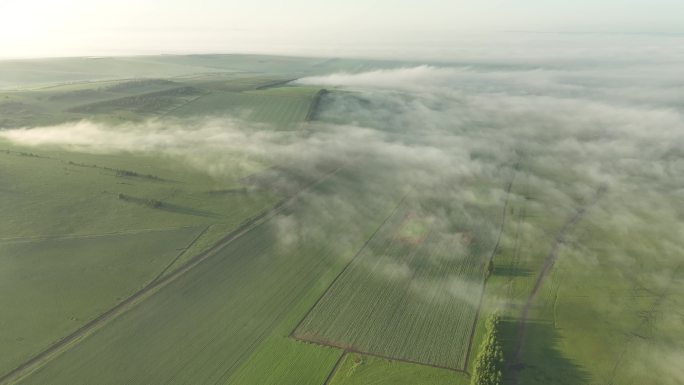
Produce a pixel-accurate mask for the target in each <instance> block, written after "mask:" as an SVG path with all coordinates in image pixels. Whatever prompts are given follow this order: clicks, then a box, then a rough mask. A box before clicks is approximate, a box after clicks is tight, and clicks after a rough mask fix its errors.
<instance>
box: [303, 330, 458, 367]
mask: <svg viewBox="0 0 684 385" xmlns="http://www.w3.org/2000/svg"><path fill="white" fill-rule="evenodd" d="M290 338H292V339H294V340H295V341H299V342H303V343H307V344H314V345H318V346H323V347H327V348H335V349H340V350H342V351H344V353H345V354H346V353H357V354H362V355H364V356H368V357H375V358H382V359H383V360H388V361H396V362H404V363H407V364H416V365H422V366H427V367H430V368H436V369H442V370H449V371H452V372H455V373H463V374H466V375H470V373H468V372H467V371H465V370H463V369H456V368H451V367H448V366H442V365H435V364H427V363H425V362H420V361H415V360H409V359H406V358H397V357H392V356H385V355H382V354H377V353H371V352H366V351H363V350H360V349H354V348H350V347H345V346H341V345H335V344H334V343H331V342H327V341H326V342H322V341H315V340H308V339H304V338H299V337H295V336H290Z"/></svg>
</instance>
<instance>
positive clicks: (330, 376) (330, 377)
mask: <svg viewBox="0 0 684 385" xmlns="http://www.w3.org/2000/svg"><path fill="white" fill-rule="evenodd" d="M345 357H347V351H343V352H342V354H340V358H338V359H337V362H335V366H333V368H332V370H331V371H330V373H328V377H326V378H325V381H323V385H328V384H330V381H332V380H333V378H335V374H337V371H338V370H340V367H342V363H343V362H344V358H345Z"/></svg>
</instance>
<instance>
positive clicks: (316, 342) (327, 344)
mask: <svg viewBox="0 0 684 385" xmlns="http://www.w3.org/2000/svg"><path fill="white" fill-rule="evenodd" d="M406 197H407V195H404V196H403V197H402V198H401V200H400V201H399V202H398V203H397V205H396V206H395V207H394V209H392V211H391V212H390V214H389V215H388V216H387V217H386V218H385V219H384V220H383V221H382V223H381V224H380V225H379V226H378V227H377V228H376V229H375V231H374V232H373V233H372V234H371V236H370V237H369V238H368V240H366V242H365V243H364V244H363V245H362V246H361V248H360V249H359V250H358V251H357V253H356V254H355V255H354V257H352V258H351V260H350V261H349V262H348V263H347V264H346V265H345V266H344V268H343V269H342V270H341V271H340V272H339V273H338V274H337V276H335V278H334V279H333V280H332V282H330V284H329V285H328V287H326V288H325V290H324V291H323V293H322V294H321V295H320V296H319V297H318V299H317V300H316V302H314V304H313V305H311V307H310V308H309V309H308V310H307V312H306V314H305V315H304V316H303V317H302V319H301V320H300V321H299V322H298V323H297V325H296V326H295V327H294V329H292V331H291V332H290V335H289V337H290V338H292V339H293V340H295V341H298V342H302V343H308V344H313V345H318V346H323V347H329V348H335V349H340V350H342V351H343V352H344V353H343V356H344V355H346V354H348V353H358V354H362V355H365V356H368V357H375V358H380V359H384V360H389V361H397V362H404V363H408V364H415V365H423V366H428V367H432V368H436V369H443V370H449V371H452V372H455V373H461V374H465V375H468V376H470V373H469V372H468V371H467V359H468V355H469V351H467V352H466V365H464V366H463V368H460V369H459V368H454V367H448V366H442V365H435V364H430V363H425V362H419V361H414V360H410V359H406V358H401V357H393V356H386V355H383V354H379V353H372V352H367V351H363V350H360V349H354V348H350V347H349V346H342V345H338V344H335V343H334V342H329V341H325V342H323V341H320V340H316V339H313V338H305V337H299V336H297V329H299V327H300V326H301V325H302V323H304V321H305V320H306V319H307V318H308V317H309V315H310V314H311V312H312V311H313V310H314V309H315V308H316V306H317V305H318V304H319V303H320V302H321V300H322V299H323V298H324V297H325V296H326V294H328V292H329V291H330V289H331V288H332V286H333V285H334V284H335V282H337V281H338V279H339V278H340V277H341V276H342V275H343V274H344V272H345V271H347V270H348V269H349V267H350V266H351V265H352V264H353V263H354V261H356V260H357V259H358V257H359V256H360V255H361V253H362V252H363V251H364V250H365V249H366V248H367V246H368V245H369V244H370V242H371V241H372V240H373V239H374V238H375V236H376V235H377V233H378V232H379V231H380V229H381V228H383V227H384V226H385V224H386V223H387V222H388V221H389V220H390V218H392V217H393V216H394V215H395V214H396V212H397V211H398V210H399V208H400V207H401V206H402V204H403V203H404V201H405V200H406ZM478 311H479V308H478ZM475 322H476V323H477V314H476V321H475ZM473 330H474V327H473ZM471 334H472V332H471ZM471 339H472V336H471ZM336 369H337V366H336V367H335V368H333V371H335V370H336ZM333 374H334V373H331V377H332V375H333ZM331 377H330V378H328V380H326V382H324V383H323V385H326V384H328V381H329V380H331V379H332V378H331Z"/></svg>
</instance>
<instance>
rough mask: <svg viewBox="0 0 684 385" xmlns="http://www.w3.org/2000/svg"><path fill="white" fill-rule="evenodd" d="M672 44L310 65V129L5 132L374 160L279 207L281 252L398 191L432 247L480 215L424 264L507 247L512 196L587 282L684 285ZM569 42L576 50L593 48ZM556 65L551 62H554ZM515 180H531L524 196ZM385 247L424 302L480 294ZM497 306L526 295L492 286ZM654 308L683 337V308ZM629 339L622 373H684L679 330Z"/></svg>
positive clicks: (266, 160)
mask: <svg viewBox="0 0 684 385" xmlns="http://www.w3.org/2000/svg"><path fill="white" fill-rule="evenodd" d="M603 40H605V38H604V39H603ZM662 41H663V43H662V45H660V46H656V47H654V49H653V50H652V51H649V52H648V53H643V52H641V51H638V52H632V54H630V55H620V56H619V58H617V57H614V56H613V55H612V53H613V52H614V51H620V52H627V51H631V49H630V47H629V46H625V45H623V46H619V47H612V46H605V47H603V46H601V47H598V49H596V48H595V47H592V48H593V50H592V52H593V54H594V55H596V56H595V57H594V58H592V60H569V61H568V63H567V64H557V62H558V57H548V58H546V59H548V60H540V61H539V62H538V63H539V64H538V65H535V64H532V65H531V64H529V63H528V64H525V65H519V62H520V61H522V60H523V59H521V58H525V57H533V56H534V57H538V56H537V55H540V54H539V49H538V47H533V48H531V49H530V50H529V51H527V50H522V52H517V53H515V55H513V54H511V56H507V57H498V58H497V59H496V60H495V61H490V62H489V63H485V64H478V63H470V64H459V65H455V64H454V65H451V64H444V63H443V64H438V63H431V64H413V63H412V64H406V65H402V66H399V67H398V68H386V69H376V70H371V71H362V72H359V71H346V72H345V71H340V72H333V73H327V74H320V75H314V76H305V77H301V78H299V79H297V80H294V81H292V82H291V83H290V84H291V85H293V86H315V87H319V86H320V87H324V88H326V89H327V90H328V91H330V92H329V93H327V94H325V95H324V96H322V98H321V100H320V105H319V106H318V111H317V114H318V116H317V119H316V120H314V121H311V122H307V123H306V125H302V127H301V129H300V130H290V131H278V130H275V129H274V127H273V126H272V125H270V124H268V123H255V122H252V121H248V120H244V119H242V118H240V114H235V116H234V117H225V116H199V117H193V118H158V119H150V120H147V121H145V122H142V123H139V122H130V123H122V124H106V123H103V122H101V121H97V120H82V121H74V122H68V123H64V124H58V125H51V126H41V127H32V128H21V127H17V128H10V129H5V130H2V131H0V137H1V138H4V139H6V140H9V141H11V142H12V143H15V144H17V145H23V146H35V147H37V148H38V147H40V148H61V149H67V150H70V151H75V152H83V153H94V154H122V153H123V154H128V153H131V154H155V155H161V156H163V157H169V158H173V159H181V160H182V161H183V162H186V163H187V164H188V165H190V166H191V167H193V168H194V169H195V170H197V171H199V172H203V173H206V174H208V175H210V176H211V177H213V178H215V179H216V180H221V179H222V178H225V177H228V176H230V177H245V176H248V175H258V174H259V173H260V172H263V171H264V168H266V167H267V166H268V165H281V166H285V165H286V166H288V167H292V168H297V169H299V170H303V171H304V172H308V173H312V174H314V173H315V172H317V166H319V165H333V166H334V167H339V168H341V169H344V168H358V169H362V170H363V171H364V174H363V175H364V177H365V178H367V179H365V181H362V182H360V183H363V185H364V190H363V194H364V197H365V198H366V199H364V200H356V201H349V200H345V199H344V196H345V195H346V194H349V192H350V191H354V190H355V189H358V184H357V183H359V181H357V180H354V179H353V178H351V177H349V176H347V178H349V180H344V179H343V181H344V182H345V183H343V184H341V185H340V186H339V189H338V190H337V191H316V192H306V193H305V196H306V199H307V200H308V201H309V202H311V203H310V204H311V205H312V206H316V207H318V208H319V210H316V211H313V212H314V213H315V214H307V215H300V216H297V215H289V216H282V217H279V218H276V219H275V221H276V224H277V226H278V228H279V232H278V242H280V244H281V246H282V247H283V248H287V247H295V246H294V245H299V244H301V243H303V242H306V241H307V240H311V239H325V238H326V237H328V236H329V234H326V233H325V231H324V230H322V229H325V228H326V226H325V225H324V223H332V222H334V221H341V220H343V219H342V218H349V220H352V218H357V217H358V216H359V213H360V212H365V211H368V210H372V207H377V206H379V205H382V204H387V202H392V201H396V200H397V199H398V197H404V196H406V197H420V198H421V202H422V203H421V204H422V205H424V206H425V207H424V212H425V216H426V217H428V218H429V219H427V220H429V221H430V224H431V226H432V228H433V229H434V230H433V231H434V233H435V238H436V239H437V241H436V243H435V245H436V246H434V247H435V248H439V247H442V246H443V245H451V244H452V243H450V242H452V241H453V239H454V237H466V238H468V237H470V236H471V235H470V234H466V233H465V232H464V231H462V229H463V228H466V227H467V228H470V229H471V231H472V233H475V234H477V236H478V239H476V240H474V241H472V240H470V239H468V240H467V241H463V242H461V243H459V245H460V246H458V247H456V248H455V249H453V250H452V251H453V253H451V254H449V255H448V256H446V257H444V256H442V257H440V258H442V259H440V258H432V259H430V260H427V261H421V263H424V264H429V265H434V266H441V265H442V264H447V263H449V262H450V261H449V260H450V259H458V258H465V257H464V256H466V255H469V254H471V253H480V254H483V255H484V254H488V253H496V251H497V250H496V248H494V249H493V250H490V249H487V248H486V247H485V246H484V245H489V246H487V247H491V246H492V245H494V244H496V245H497V246H498V245H499V244H500V243H501V244H509V243H510V244H514V243H516V242H517V240H516V239H514V238H515V237H514V236H513V233H510V232H503V227H502V218H501V215H502V207H503V215H508V216H515V215H518V214H517V212H514V211H513V209H510V208H508V211H506V210H507V209H506V207H507V206H504V203H506V204H509V202H512V203H510V204H518V203H519V202H529V203H526V206H525V210H527V211H528V212H529V213H528V214H529V215H530V216H537V217H544V218H547V217H548V218H554V219H549V220H548V222H544V221H538V222H529V223H524V224H521V225H520V226H521V228H522V229H523V230H519V231H525V232H528V233H530V234H535V235H536V236H538V237H539V238H538V239H544V240H553V239H558V242H557V243H558V244H560V245H561V246H560V247H561V248H563V249H562V251H561V252H560V254H559V258H558V262H557V264H558V265H560V266H561V268H562V269H567V270H574V269H576V270H578V271H583V272H586V279H587V282H595V281H594V279H595V278H596V277H592V276H591V273H590V272H591V271H593V270H594V269H598V268H599V267H600V268H603V269H606V270H605V271H608V272H610V274H614V275H615V277H618V278H616V280H624V281H627V280H631V279H634V280H636V281H638V285H639V286H640V287H642V288H643V290H645V291H648V292H649V293H656V292H657V293H660V292H666V293H668V295H672V296H684V282H683V281H682V280H681V278H679V277H678V276H677V275H676V271H677V269H679V267H680V266H681V250H683V249H684V237H682V234H684V227H683V223H684V81H683V80H682V78H681V76H680V71H681V68H682V65H684V56H683V55H682V51H681V49H680V48H679V49H674V50H672V51H670V50H669V49H670V48H672V47H673V44H672V43H673V42H672V41H670V40H668V38H663V40H662ZM553 49H554V47H551V50H552V51H551V52H554V51H553ZM558 49H561V50H562V48H558ZM507 50H510V47H501V51H502V52H507ZM570 51H571V50H565V51H564V52H566V53H567V55H568V56H572V57H582V53H576V52H575V53H573V52H570ZM575 55H577V56H575ZM660 59H662V60H660ZM414 61H415V60H414ZM549 62H553V63H554V64H544V63H549ZM341 178H345V177H344V176H343V177H341ZM371 180H372V181H371ZM513 182H515V183H516V186H518V184H520V185H521V186H523V187H521V188H517V187H516V188H513V189H512V190H511V187H510V186H511V184H513ZM421 204H418V206H420V205H421ZM435 207H438V208H437V209H436V208H435ZM475 207H485V209H475ZM515 207H518V206H515ZM416 210H420V209H416ZM577 212H579V213H581V217H582V219H581V220H582V221H583V222H581V223H582V224H584V223H587V227H586V228H585V227H582V231H579V232H578V233H576V234H575V233H573V234H571V235H568V236H567V238H566V237H565V235H564V234H563V236H562V237H561V236H559V235H557V233H558V230H557V228H562V226H560V225H559V224H562V223H565V222H566V221H568V222H572V220H568V218H572V217H573V215H575V213H577ZM523 214H524V213H523ZM523 214H520V216H521V217H522V216H523ZM579 216H580V215H578V217H579ZM557 222H558V223H557ZM549 223H551V225H549ZM356 231H358V232H359V233H360V231H361V230H355V229H350V230H349V233H348V234H342V235H340V241H339V242H338V245H339V247H340V249H343V248H344V247H345V246H346V244H347V243H346V241H345V240H344V238H345V237H348V238H349V239H353V238H356V237H358V236H359V234H358V233H357V232H356ZM562 232H563V231H562V230H561V231H560V233H562ZM502 233H503V235H501V234H502ZM608 233H610V234H608ZM440 237H441V238H440ZM499 238H501V239H499ZM440 239H441V240H442V242H443V243H439V240H440ZM349 243H351V241H349ZM450 247H451V246H450ZM477 247H482V249H477ZM547 252H548V250H547V249H544V250H543V251H542V253H547ZM372 257H373V259H368V260H367V261H366V262H365V263H368V264H369V266H370V265H372V266H373V268H377V269H379V270H378V271H381V272H382V274H381V275H380V276H378V277H377V279H384V280H388V281H392V280H397V281H402V280H405V281H406V282H408V284H407V285H409V290H410V292H411V293H412V295H414V296H415V297H416V298H423V297H424V298H432V297H434V296H435V294H434V293H435V292H436V291H443V290H444V288H448V290H447V293H446V296H447V297H446V299H445V300H449V299H458V300H459V301H464V302H465V303H467V304H468V305H469V306H471V307H472V308H477V307H478V306H479V301H480V300H479V297H478V295H479V292H480V286H479V283H478V282H471V281H469V280H467V279H462V278H459V277H458V276H447V277H421V278H420V279H416V280H411V277H412V276H413V275H414V274H415V270H416V269H417V266H414V265H411V264H410V263H404V262H396V261H395V260H393V259H392V258H389V257H388V256H386V255H382V254H378V255H373V256H372ZM644 260H648V261H650V262H651V263H650V264H649V265H648V266H645V265H644V263H643V261H644ZM673 261H674V262H673ZM677 261H679V262H677ZM377 266H381V267H380V268H378V267H377ZM673 271H674V273H673ZM583 274H585V273H583ZM578 285H579V284H578ZM485 305H486V306H489V307H490V308H501V309H507V308H514V307H521V306H523V303H521V302H517V303H514V302H511V301H510V300H507V299H505V298H503V297H501V298H499V297H495V298H492V299H491V300H490V301H488V302H487V303H486V304H485ZM658 314H659V318H658V319H659V320H661V321H662V322H664V323H665V324H667V327H669V328H672V329H671V330H675V331H676V333H675V334H677V333H678V335H679V336H680V337H681V336H682V335H684V334H682V333H683V332H684V329H683V325H684V315H683V314H682V313H681V310H679V309H664V310H661V311H660V310H659V313H658ZM606 322H608V323H609V322H613V320H612V319H608V320H607V321H606ZM649 322H651V321H649ZM654 322H655V321H654ZM659 327H661V326H659ZM663 327H664V326H663ZM655 329H657V327H655V326H654V330H655ZM625 333H626V332H625ZM654 334H657V333H656V332H654ZM632 344H633V345H632V346H635V347H636V348H635V351H634V352H633V353H632V354H630V355H628V356H627V357H628V358H627V359H628V361H625V362H620V361H618V363H617V364H616V366H619V365H622V366H621V367H624V369H622V370H624V371H625V373H628V374H629V373H634V372H637V371H639V370H642V371H646V370H658V372H659V381H660V382H659V383H660V384H663V385H669V384H672V385H674V384H679V383H682V382H684V373H683V372H682V371H681V370H677V369H676V367H677V363H679V362H680V361H681V358H682V357H683V355H684V341H682V339H681V338H679V339H673V340H671V341H661V340H658V341H650V342H644V343H641V342H640V341H639V340H634V342H632ZM637 365H641V366H637ZM627 367H630V368H629V369H627ZM611 383H612V382H611Z"/></svg>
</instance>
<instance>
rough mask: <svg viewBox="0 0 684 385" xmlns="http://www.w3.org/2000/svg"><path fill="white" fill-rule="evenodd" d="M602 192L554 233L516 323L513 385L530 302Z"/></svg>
mask: <svg viewBox="0 0 684 385" xmlns="http://www.w3.org/2000/svg"><path fill="white" fill-rule="evenodd" d="M604 193H605V189H603V188H599V189H598V190H597V192H596V194H595V195H594V197H593V199H592V200H591V201H589V202H587V203H586V204H584V205H582V206H580V207H579V208H578V209H577V210H576V211H575V214H574V215H573V216H572V217H570V219H568V220H567V221H566V222H565V223H564V224H563V226H562V227H561V229H560V230H559V231H558V233H557V235H556V238H555V240H554V242H553V245H552V246H551V250H550V251H549V254H548V255H547V256H546V258H545V260H544V264H543V265H542V269H541V270H540V271H539V275H538V276H537V280H536V281H535V283H534V287H533V288H532V291H531V292H530V295H529V296H528V297H527V301H526V302H525V306H524V307H523V312H522V316H521V318H520V321H519V323H518V334H517V337H516V343H515V348H514V349H513V351H514V357H513V360H512V361H511V364H509V368H512V369H513V370H512V371H511V373H512V375H511V380H510V383H511V384H513V385H517V384H518V383H519V380H520V378H519V376H518V373H519V371H520V368H521V367H522V365H523V362H522V354H523V350H524V347H525V339H526V337H527V324H528V319H529V313H530V310H531V309H532V304H533V303H534V300H535V299H536V297H537V294H538V293H539V290H540V289H541V287H542V285H543V284H544V282H545V281H546V277H548V276H549V274H550V273H551V271H552V270H553V266H554V265H555V263H556V260H557V259H558V255H559V252H560V249H561V246H562V245H563V244H565V243H566V240H565V238H566V237H567V235H568V234H569V233H570V231H572V230H573V229H574V228H575V226H576V225H577V224H578V223H579V222H580V221H581V220H582V219H584V217H585V216H586V215H587V213H588V212H589V209H590V208H591V206H593V205H594V204H596V202H598V200H599V199H601V196H603V194H604Z"/></svg>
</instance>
